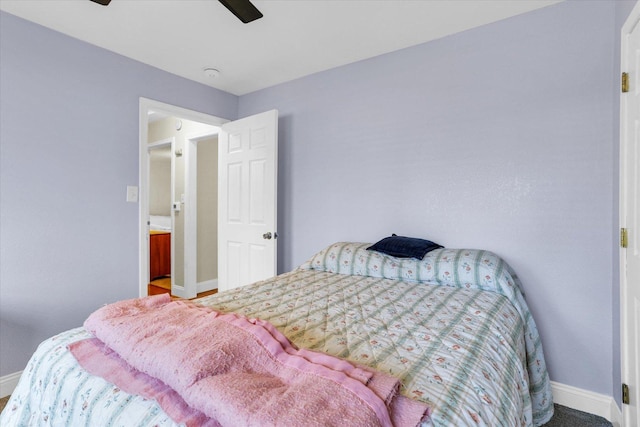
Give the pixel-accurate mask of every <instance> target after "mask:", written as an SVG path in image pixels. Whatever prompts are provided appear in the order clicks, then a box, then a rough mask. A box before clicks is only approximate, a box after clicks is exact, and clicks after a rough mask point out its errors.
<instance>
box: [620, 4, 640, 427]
mask: <svg viewBox="0 0 640 427" xmlns="http://www.w3.org/2000/svg"><path fill="white" fill-rule="evenodd" d="M639 22H640V3H636V5H635V6H634V8H633V10H632V11H631V13H630V14H629V16H628V17H627V20H626V21H625V23H624V25H623V26H622V30H621V33H620V35H621V49H620V57H621V71H623V72H627V71H629V66H630V61H634V60H635V55H634V53H633V52H629V42H628V36H629V34H631V32H632V31H633V30H634V28H635V26H636V25H640V24H639ZM632 56H633V57H632ZM635 71H636V72H637V70H635ZM630 80H631V78H630ZM634 81H637V79H634ZM629 90H630V91H637V90H638V88H637V87H630V88H629ZM630 93H631V92H630ZM630 93H629V94H630ZM627 102H629V101H628V97H627V96H625V94H622V95H621V96H620V159H619V168H620V184H619V191H620V201H619V203H620V204H619V214H620V218H619V225H620V227H625V228H627V229H629V227H631V228H632V230H630V233H631V232H636V233H637V230H633V228H634V227H637V221H638V219H637V218H636V219H635V220H634V218H627V217H626V213H627V204H628V203H630V202H631V201H630V200H628V198H627V194H626V193H627V188H626V187H627V185H628V182H629V179H630V178H629V177H628V176H627V175H629V171H627V167H626V156H627V155H628V153H627V152H626V149H627V145H628V142H627V141H626V138H627V137H628V132H627V129H628V127H629V126H636V123H637V122H636V120H637V119H638V118H635V119H636V120H632V119H633V118H632V117H628V116H629V108H628V107H627ZM636 236H637V234H636ZM630 240H631V239H630ZM633 243H634V245H635V244H637V242H633ZM631 246H633V245H630V247H629V248H628V249H623V248H620V252H619V253H620V265H619V269H620V270H619V271H620V359H621V360H620V366H621V379H622V382H623V383H624V382H627V385H628V386H629V388H630V395H631V396H630V398H631V400H632V401H633V402H632V405H625V404H623V405H622V426H623V427H625V426H628V427H631V424H630V422H631V421H632V419H631V418H633V416H632V413H631V411H632V410H637V408H638V405H639V404H640V397H639V396H638V393H639V390H638V387H640V382H639V381H638V378H637V377H635V378H631V374H632V372H633V371H634V370H635V374H636V375H637V374H638V370H639V369H640V367H638V366H635V369H633V367H632V366H630V365H631V364H633V363H634V362H635V360H637V357H638V355H637V354H636V355H635V357H634V354H633V352H634V351H635V352H637V351H638V349H637V348H636V349H634V348H631V345H630V343H629V340H630V338H631V334H632V333H633V328H632V326H631V325H629V313H627V310H628V308H629V307H628V306H629V304H628V302H627V299H628V296H627V294H628V293H629V289H630V287H631V286H634V284H633V283H631V282H630V281H629V280H628V277H627V267H626V258H627V251H631V250H633V248H632V247H631ZM635 286H638V284H635ZM637 340H638V338H636V342H637ZM632 381H633V383H631V384H630V383H629V382H632ZM634 408H635V409H634Z"/></svg>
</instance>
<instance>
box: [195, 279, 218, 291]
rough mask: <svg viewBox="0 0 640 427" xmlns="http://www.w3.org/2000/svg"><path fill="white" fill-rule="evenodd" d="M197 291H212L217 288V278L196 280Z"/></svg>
mask: <svg viewBox="0 0 640 427" xmlns="http://www.w3.org/2000/svg"><path fill="white" fill-rule="evenodd" d="M197 288H198V293H201V292H207V291H212V290H214V289H218V279H211V280H205V281H204V282H198V284H197Z"/></svg>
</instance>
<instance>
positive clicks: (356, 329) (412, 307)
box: [0, 242, 553, 426]
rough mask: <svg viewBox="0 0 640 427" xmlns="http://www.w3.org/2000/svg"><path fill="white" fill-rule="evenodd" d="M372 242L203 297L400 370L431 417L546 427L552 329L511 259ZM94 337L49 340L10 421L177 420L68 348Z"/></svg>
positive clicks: (343, 353) (333, 351) (434, 421)
mask: <svg viewBox="0 0 640 427" xmlns="http://www.w3.org/2000/svg"><path fill="white" fill-rule="evenodd" d="M367 247H369V244H365V243H354V242H341V243H336V244H333V245H331V246H329V247H327V248H325V249H323V250H322V251H320V252H318V253H317V254H316V255H314V256H313V257H312V258H311V259H310V260H309V261H308V262H306V263H304V264H303V265H301V266H300V267H299V268H297V269H295V270H293V271H291V272H289V273H285V274H281V275H279V276H276V277H274V278H272V279H269V280H266V281H262V282H258V283H255V284H253V285H249V286H245V287H242V288H238V289H235V290H231V291H227V292H224V293H221V294H216V295H212V296H209V297H205V298H202V299H200V300H198V301H197V302H198V303H199V304H201V305H203V306H206V307H210V308H212V309H214V310H217V311H220V312H222V313H231V312H233V313H237V314H240V315H243V316H247V317H256V318H260V319H263V320H266V321H268V322H270V323H271V324H273V325H274V326H275V327H276V328H277V330H278V331H280V332H282V333H283V334H284V335H285V336H286V337H287V338H288V339H289V340H291V342H292V343H294V344H295V345H297V346H299V347H302V348H307V349H310V350H315V351H319V352H324V353H328V354H330V355H334V356H338V357H340V358H343V359H346V360H347V361H350V362H353V363H355V364H361V365H365V366H368V367H371V368H374V369H376V370H379V371H382V372H385V373H389V374H391V375H393V376H396V377H397V378H399V379H400V380H401V383H402V388H401V390H400V392H401V393H402V395H404V396H407V397H409V398H411V399H414V400H417V401H421V402H425V403H427V404H428V405H429V407H430V408H431V415H430V418H429V420H428V422H427V425H433V426H454V425H455V426H466V425H469V426H475V425H484V426H531V425H533V426H538V425H542V424H544V423H546V422H547V421H548V420H549V419H550V418H551V416H552V415H553V399H552V395H551V386H550V382H549V377H548V374H547V371H546V366H545V361H544V356H543V352H542V346H541V343H540V337H539V335H538V332H537V329H536V326H535V322H534V320H533V318H532V317H531V313H530V312H529V309H528V307H527V304H526V301H525V299H524V294H523V293H522V291H521V286H520V283H519V280H518V278H517V276H516V275H515V273H514V272H513V271H512V269H511V268H510V267H509V266H508V265H507V264H506V263H505V262H504V261H503V260H502V259H501V258H500V257H498V256H497V255H496V254H494V253H492V252H489V251H483V250H467V249H462V250H460V249H445V248H440V249H436V250H432V251H431V252H429V253H427V254H426V256H425V257H424V258H423V259H421V260H416V259H409V258H397V257H394V256H389V255H385V254H382V253H379V252H375V251H370V250H367ZM90 336H91V335H90V334H89V333H88V332H87V331H86V330H85V329H84V328H76V329H73V330H70V331H66V332H63V333H61V334H59V335H57V336H55V337H52V338H50V339H48V340H46V341H44V342H43V343H42V344H41V345H40V346H39V347H38V349H37V351H36V352H35V354H34V355H33V357H32V359H31V360H30V361H29V363H28V365H27V367H26V369H25V371H24V374H23V376H22V377H21V379H20V382H19V384H18V386H17V387H16V389H15V391H14V393H13V394H12V396H11V399H10V401H9V403H8V404H7V407H6V409H5V410H4V412H3V413H2V415H1V416H0V424H1V425H3V426H18V425H20V426H22V425H74V426H75V425H126V426H156V425H157V426H173V425H176V424H175V423H174V422H173V421H172V419H171V418H170V417H169V416H168V415H167V414H166V413H165V412H164V411H163V410H162V409H161V407H160V406H159V404H158V403H157V402H156V401H154V400H151V399H145V398H142V397H140V396H137V395H132V394H128V393H126V392H124V391H122V390H121V389H119V388H118V387H116V386H115V385H113V384H111V383H109V382H107V381H105V380H104V379H102V378H100V377H97V376H92V375H90V374H88V373H87V372H86V371H85V370H83V369H82V368H81V367H80V366H79V365H78V363H77V361H76V360H75V358H74V357H73V356H72V355H71V354H70V352H69V351H68V348H67V346H68V345H69V344H71V343H74V342H77V341H80V340H83V339H86V338H88V337H90ZM54 420H55V421H54Z"/></svg>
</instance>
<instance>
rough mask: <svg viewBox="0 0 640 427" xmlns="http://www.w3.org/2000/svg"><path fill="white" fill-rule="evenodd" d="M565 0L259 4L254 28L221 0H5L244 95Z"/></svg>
mask: <svg viewBox="0 0 640 427" xmlns="http://www.w3.org/2000/svg"><path fill="white" fill-rule="evenodd" d="M559 1H561V0H254V1H253V3H254V5H255V6H256V7H257V8H258V9H259V10H260V11H261V12H262V13H263V14H264V17H263V18H262V19H259V20H257V21H254V22H252V23H249V24H243V23H242V22H240V21H239V20H238V19H237V18H236V17H235V16H233V15H232V14H231V13H230V12H229V11H228V10H227V9H226V8H225V7H224V6H222V4H220V3H219V2H218V1H216V0H159V1H151V0H112V2H111V4H110V5H109V6H107V7H104V6H100V5H98V4H96V3H93V2H91V1H89V0H0V9H1V10H3V11H5V12H8V13H11V14H13V15H16V16H19V17H21V18H24V19H27V20H29V21H33V22H36V23H38V24H41V25H44V26H45V27H49V28H52V29H54V30H56V31H60V32H62V33H64V34H67V35H69V36H72V37H75V38H78V39H80V40H84V41H86V42H88V43H91V44H94V45H96V46H100V47H103V48H105V49H108V50H110V51H113V52H117V53H119V54H121V55H124V56H127V57H129V58H133V59H136V60H138V61H140V62H143V63H145V64H149V65H152V66H154V67H157V68H160V69H162V70H165V71H168V72H170V73H173V74H176V75H179V76H182V77H185V78H187V79H190V80H195V81H197V82H200V83H203V84H206V85H209V86H212V87H216V88H218V89H221V90H224V91H226V92H230V93H233V94H236V95H243V94H246V93H250V92H253V91H256V90H259V89H262V88H265V87H269V86H273V85H276V84H279V83H283V82H286V81H289V80H293V79H296V78H299V77H302V76H305V75H309V74H313V73H316V72H319V71H323V70H327V69H330V68H333V67H337V66H340V65H344V64H348V63H352V62H356V61H359V60H362V59H366V58H370V57H373V56H377V55H380V54H383V53H387V52H391V51H394V50H398V49H402V48H405V47H409V46H413V45H416V44H420V43H424V42H426V41H429V40H434V39H437V38H441V37H444V36H446V35H449V34H453V33H456V32H460V31H464V30H467V29H469V28H473V27H477V26H480V25H484V24H488V23H491V22H495V21H498V20H500V19H504V18H507V17H510V16H514V15H518V14H521V13H525V12H528V11H531V10H534V9H538V8H541V7H545V6H548V5H551V4H554V3H558V2H559ZM207 67H212V68H217V69H219V70H220V74H219V76H218V77H215V78H210V77H207V76H206V75H205V73H204V72H203V70H204V68H207ZM390 78H392V77H391V76H390Z"/></svg>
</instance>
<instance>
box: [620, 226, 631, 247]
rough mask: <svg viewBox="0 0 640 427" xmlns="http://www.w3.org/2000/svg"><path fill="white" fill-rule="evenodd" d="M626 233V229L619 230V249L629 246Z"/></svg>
mask: <svg viewBox="0 0 640 427" xmlns="http://www.w3.org/2000/svg"><path fill="white" fill-rule="evenodd" d="M628 234H629V233H628V232H627V229H626V228H621V229H620V247H622V248H626V247H627V245H628V244H629V238H628Z"/></svg>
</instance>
